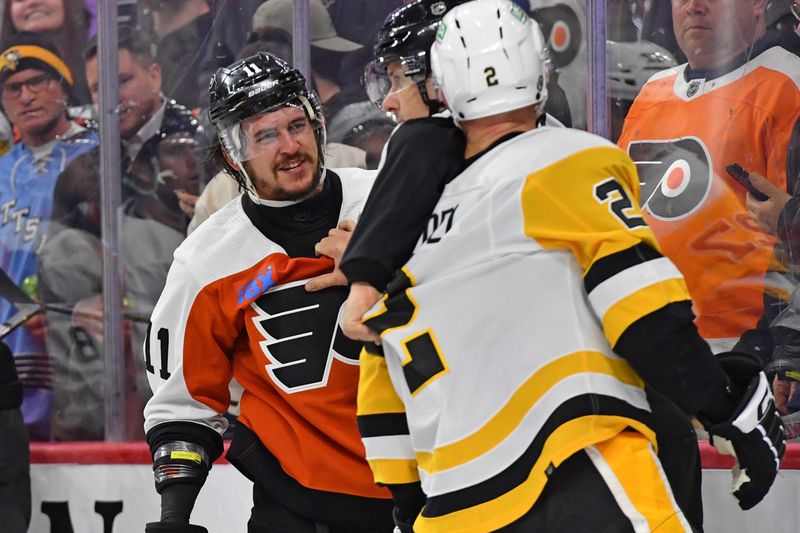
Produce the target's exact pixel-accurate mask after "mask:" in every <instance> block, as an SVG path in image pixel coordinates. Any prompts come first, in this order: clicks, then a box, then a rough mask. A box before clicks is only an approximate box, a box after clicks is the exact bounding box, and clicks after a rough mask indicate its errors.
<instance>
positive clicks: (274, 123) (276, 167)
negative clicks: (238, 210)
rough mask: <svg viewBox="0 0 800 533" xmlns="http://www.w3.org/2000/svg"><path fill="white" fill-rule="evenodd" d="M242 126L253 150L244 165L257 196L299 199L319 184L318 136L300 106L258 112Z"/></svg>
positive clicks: (271, 198)
mask: <svg viewBox="0 0 800 533" xmlns="http://www.w3.org/2000/svg"><path fill="white" fill-rule="evenodd" d="M242 130H243V134H244V136H245V139H246V142H247V144H248V145H249V147H250V150H251V151H252V154H253V156H252V157H251V158H249V159H248V160H247V161H245V163H244V164H245V168H246V170H247V173H248V175H249V176H250V179H251V180H252V181H253V186H254V187H255V189H256V193H257V194H258V196H259V197H261V198H264V199H267V200H299V199H301V198H304V197H306V196H308V195H310V194H311V193H313V192H314V191H316V190H317V189H318V188H319V186H320V176H321V168H320V162H319V150H318V148H317V139H316V136H315V134H314V127H313V125H312V123H311V122H310V121H309V119H308V117H307V116H306V114H305V111H304V110H303V109H301V108H297V107H284V108H281V109H278V110H277V111H273V112H270V113H264V114H261V115H258V116H256V117H253V118H252V119H249V120H247V121H246V122H244V123H243V124H242Z"/></svg>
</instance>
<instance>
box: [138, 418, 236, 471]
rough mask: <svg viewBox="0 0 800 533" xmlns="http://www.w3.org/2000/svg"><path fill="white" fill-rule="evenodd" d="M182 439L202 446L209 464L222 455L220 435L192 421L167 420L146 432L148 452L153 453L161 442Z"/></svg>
mask: <svg viewBox="0 0 800 533" xmlns="http://www.w3.org/2000/svg"><path fill="white" fill-rule="evenodd" d="M176 440H182V441H186V442H191V443H194V444H197V445H199V446H202V447H203V448H204V449H205V451H206V454H207V455H208V460H209V462H210V463H211V464H213V463H214V461H216V460H217V459H218V458H219V456H220V455H222V450H223V444H222V436H221V435H220V434H219V433H217V432H216V431H214V430H213V429H211V428H210V427H208V426H204V425H202V424H195V423H192V422H167V423H166V424H159V425H157V426H156V427H154V428H151V429H150V431H148V432H147V444H149V445H150V454H151V455H155V452H156V450H158V448H159V446H161V445H162V444H166V443H168V442H173V441H176Z"/></svg>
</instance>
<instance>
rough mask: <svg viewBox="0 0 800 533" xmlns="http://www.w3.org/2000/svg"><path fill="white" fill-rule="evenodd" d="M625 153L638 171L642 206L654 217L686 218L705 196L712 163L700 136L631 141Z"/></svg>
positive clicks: (709, 188)
mask: <svg viewBox="0 0 800 533" xmlns="http://www.w3.org/2000/svg"><path fill="white" fill-rule="evenodd" d="M628 153H629V154H630V156H631V159H633V161H634V163H636V169H637V170H638V172H639V179H640V186H641V196H640V198H641V199H642V209H644V210H646V211H647V212H648V213H649V214H650V215H651V216H653V217H654V218H657V219H659V220H678V219H681V218H684V217H687V216H689V215H691V214H692V213H694V212H695V211H696V210H697V209H698V208H699V207H700V206H701V205H702V204H703V202H705V200H706V199H707V198H708V193H709V191H710V190H711V162H710V156H709V154H708V148H706V145H705V143H704V142H703V141H702V140H701V139H699V138H697V137H686V138H682V139H673V140H666V141H634V142H632V143H631V144H630V146H629V147H628Z"/></svg>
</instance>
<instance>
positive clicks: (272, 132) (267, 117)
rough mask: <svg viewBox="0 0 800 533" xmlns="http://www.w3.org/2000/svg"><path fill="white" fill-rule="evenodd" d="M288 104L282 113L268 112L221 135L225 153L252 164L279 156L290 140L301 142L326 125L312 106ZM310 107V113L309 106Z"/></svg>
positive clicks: (255, 116)
mask: <svg viewBox="0 0 800 533" xmlns="http://www.w3.org/2000/svg"><path fill="white" fill-rule="evenodd" d="M303 100H304V102H303V104H302V105H301V104H299V103H297V104H286V105H285V106H284V107H281V108H279V109H275V110H270V111H264V112H263V113H259V114H257V115H253V116H250V117H247V118H246V119H245V120H243V121H242V122H239V123H238V124H234V125H232V126H229V127H227V128H226V129H225V130H223V131H220V132H219V137H220V141H221V142H222V145H223V146H224V147H225V150H227V152H228V153H229V154H230V155H231V156H232V157H233V158H234V159H236V160H237V161H240V162H241V161H249V160H251V159H254V158H256V157H258V156H260V155H262V154H265V153H275V151H276V150H277V149H278V146H279V144H280V143H281V142H284V141H285V140H286V139H287V138H289V139H294V140H297V138H298V137H302V136H304V135H314V134H315V130H317V129H318V128H321V127H322V122H321V121H319V120H317V119H310V118H309V116H315V115H314V112H313V109H312V108H311V104H310V103H309V102H308V100H305V99H303ZM306 105H307V106H308V109H306V107H305V106H306Z"/></svg>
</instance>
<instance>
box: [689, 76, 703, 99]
mask: <svg viewBox="0 0 800 533" xmlns="http://www.w3.org/2000/svg"><path fill="white" fill-rule="evenodd" d="M698 90H700V82H699V81H698V80H693V81H692V83H690V84H689V88H688V89H686V96H688V97H689V98H691V97H692V96H694V95H696V94H697V91H698Z"/></svg>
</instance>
